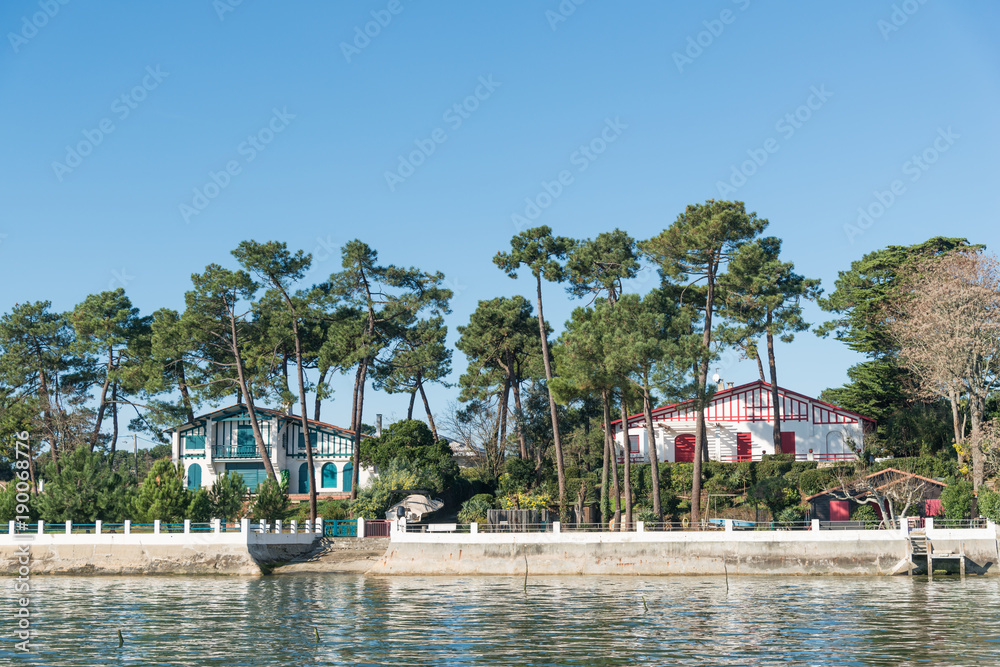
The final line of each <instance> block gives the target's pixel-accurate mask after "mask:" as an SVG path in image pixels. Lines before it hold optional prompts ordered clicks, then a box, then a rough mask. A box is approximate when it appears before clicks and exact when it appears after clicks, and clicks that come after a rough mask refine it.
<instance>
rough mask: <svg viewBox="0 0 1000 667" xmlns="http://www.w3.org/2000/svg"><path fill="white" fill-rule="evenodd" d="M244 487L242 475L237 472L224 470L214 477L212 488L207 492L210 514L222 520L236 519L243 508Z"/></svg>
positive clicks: (245, 487)
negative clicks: (223, 472)
mask: <svg viewBox="0 0 1000 667" xmlns="http://www.w3.org/2000/svg"><path fill="white" fill-rule="evenodd" d="M246 489H247V485H246V482H244V481H243V475H241V474H239V473H238V472H226V473H225V474H224V475H221V476H220V477H218V478H216V480H215V481H214V482H213V483H212V489H211V490H210V491H209V492H208V501H209V504H210V505H211V514H212V516H213V517H214V518H216V519H222V520H223V521H233V520H234V519H238V518H239V515H240V512H241V511H242V509H243V499H244V497H245V496H246Z"/></svg>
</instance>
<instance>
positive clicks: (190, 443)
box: [184, 435, 205, 451]
mask: <svg viewBox="0 0 1000 667" xmlns="http://www.w3.org/2000/svg"><path fill="white" fill-rule="evenodd" d="M189 449H195V450H201V449H205V436H203V435H185V436H184V450H185V451H187V450H189Z"/></svg>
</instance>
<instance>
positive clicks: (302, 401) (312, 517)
mask: <svg viewBox="0 0 1000 667" xmlns="http://www.w3.org/2000/svg"><path fill="white" fill-rule="evenodd" d="M286 300H287V296H286ZM288 305H289V306H291V305H292V304H291V303H289V304H288ZM292 334H293V335H294V336H295V367H296V369H297V370H298V373H297V374H298V379H299V406H300V408H301V410H302V417H301V418H300V423H301V424H302V439H303V440H304V441H305V442H304V444H305V446H306V465H307V466H309V521H310V522H311V523H312V524H313V525H315V523H316V468H315V466H314V465H313V453H312V434H311V433H310V432H309V412H308V409H307V408H306V379H305V374H306V372H305V369H304V368H303V367H302V337H301V336H300V335H299V323H298V318H297V317H296V315H295V313H292Z"/></svg>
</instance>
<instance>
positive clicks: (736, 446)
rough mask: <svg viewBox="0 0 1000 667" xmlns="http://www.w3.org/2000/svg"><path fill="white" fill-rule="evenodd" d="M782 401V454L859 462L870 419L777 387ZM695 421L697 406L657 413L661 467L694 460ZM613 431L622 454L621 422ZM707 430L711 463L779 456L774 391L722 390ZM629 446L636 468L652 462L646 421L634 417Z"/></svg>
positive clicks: (754, 386)
mask: <svg viewBox="0 0 1000 667" xmlns="http://www.w3.org/2000/svg"><path fill="white" fill-rule="evenodd" d="M778 396H779V398H780V406H779V407H780V413H779V414H780V417H781V452H782V453H788V454H794V455H795V458H796V459H797V460H803V461H805V460H817V461H835V460H849V459H854V458H855V453H854V450H853V449H852V448H851V443H853V444H854V446H855V447H857V448H859V449H860V448H862V447H863V446H864V436H865V432H866V431H868V430H870V429H871V428H873V427H874V424H875V422H874V420H872V419H869V418H868V417H864V416H862V415H859V414H856V413H853V412H850V411H848V410H844V409H842V408H838V407H836V406H834V405H830V404H829V403H824V402H823V401H820V400H819V399H815V398H810V397H808V396H805V395H803V394H799V393H796V392H793V391H789V390H787V389H783V388H781V387H778ZM696 419H697V411H696V409H695V404H694V401H684V402H681V403H675V404H673V405H667V406H663V407H660V408H656V409H655V410H653V411H652V421H653V435H654V437H655V439H656V454H657V457H658V459H659V460H660V461H671V462H690V461H693V460H694V451H695V424H696ZM611 426H612V429H613V432H614V434H615V439H616V441H617V442H618V446H619V448H621V447H623V442H625V440H624V439H623V433H622V420H621V419H619V420H617V421H615V422H612V425H611ZM705 428H706V432H707V447H708V457H709V458H710V459H711V460H713V461H759V460H760V458H761V456H762V455H763V454H774V453H775V451H774V450H775V447H774V421H773V410H772V406H771V385H770V384H768V383H766V382H761V381H759V380H758V381H756V382H751V383H749V384H745V385H741V386H739V387H733V386H732V385H730V386H729V387H727V388H723V389H720V390H719V391H717V392H716V393H715V394H714V395H713V397H712V399H711V400H710V402H709V405H708V406H707V407H706V408H705ZM627 442H628V444H629V446H628V449H629V455H630V460H631V461H632V462H633V463H648V462H649V442H648V438H647V429H646V418H645V416H644V415H642V414H638V415H633V416H631V417H629V419H628V440H627ZM619 451H620V452H621V451H622V450H621V449H619ZM619 458H622V455H621V454H620V455H619Z"/></svg>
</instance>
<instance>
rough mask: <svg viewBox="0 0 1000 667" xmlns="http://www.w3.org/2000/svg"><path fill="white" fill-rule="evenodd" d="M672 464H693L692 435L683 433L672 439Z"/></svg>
mask: <svg viewBox="0 0 1000 667" xmlns="http://www.w3.org/2000/svg"><path fill="white" fill-rule="evenodd" d="M674 462H675V463H694V434H693V433H684V434H682V435H679V436H677V437H676V438H674Z"/></svg>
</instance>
